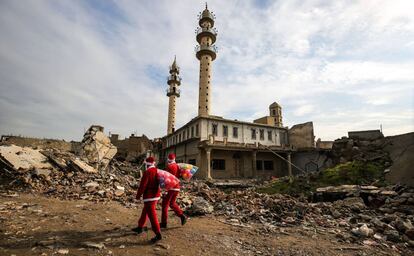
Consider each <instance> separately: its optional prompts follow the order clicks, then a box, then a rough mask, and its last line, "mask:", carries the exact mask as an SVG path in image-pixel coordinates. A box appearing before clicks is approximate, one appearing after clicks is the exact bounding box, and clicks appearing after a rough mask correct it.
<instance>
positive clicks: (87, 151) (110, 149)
mask: <svg viewBox="0 0 414 256" xmlns="http://www.w3.org/2000/svg"><path fill="white" fill-rule="evenodd" d="M103 129H104V128H103V127H102V126H99V125H92V126H91V127H90V128H89V129H88V130H87V131H86V132H85V134H84V136H83V140H82V145H81V150H80V156H81V157H84V158H86V159H88V161H89V163H90V164H91V165H92V166H93V167H94V168H96V169H98V170H104V169H106V167H107V166H108V164H109V162H110V161H111V160H112V158H113V157H114V156H115V155H116V152H117V148H116V147H115V146H114V145H113V144H112V143H111V140H110V139H109V138H108V137H107V136H106V135H105V134H104V132H103Z"/></svg>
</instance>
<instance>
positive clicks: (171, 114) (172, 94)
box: [167, 57, 181, 134]
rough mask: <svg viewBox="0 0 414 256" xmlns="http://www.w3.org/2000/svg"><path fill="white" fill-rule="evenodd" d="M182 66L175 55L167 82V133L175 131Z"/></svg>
mask: <svg viewBox="0 0 414 256" xmlns="http://www.w3.org/2000/svg"><path fill="white" fill-rule="evenodd" d="M179 74H180V67H178V65H177V60H176V58H175V57H174V62H173V64H172V65H171V66H170V75H169V76H168V77H167V83H168V85H169V88H168V89H167V96H168V97H169V98H170V99H169V103H168V125H167V134H171V133H173V132H174V131H175V111H176V105H177V104H176V101H177V97H180V89H179V88H178V87H179V86H180V85H181V77H180V75H179Z"/></svg>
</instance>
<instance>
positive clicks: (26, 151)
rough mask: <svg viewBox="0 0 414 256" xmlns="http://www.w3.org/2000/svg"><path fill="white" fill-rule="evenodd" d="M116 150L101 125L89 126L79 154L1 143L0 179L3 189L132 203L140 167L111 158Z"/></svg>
mask: <svg viewBox="0 0 414 256" xmlns="http://www.w3.org/2000/svg"><path fill="white" fill-rule="evenodd" d="M116 151H117V149H116V147H115V146H113V145H112V144H111V143H110V140H109V138H108V137H106V136H105V134H104V133H103V128H102V127H100V126H91V127H90V128H89V129H88V131H87V132H86V133H85V135H84V139H83V141H82V144H81V150H80V152H79V154H75V153H73V152H69V151H61V150H58V149H47V150H39V149H34V148H30V147H19V146H16V145H2V146H0V167H1V172H0V181H1V183H2V187H3V188H11V189H13V190H16V189H19V188H20V189H27V188H29V189H32V190H33V191H37V192H41V193H46V194H47V195H53V196H57V197H60V198H64V199H87V200H94V201H105V200H118V201H121V202H124V203H127V202H132V201H133V199H134V196H135V192H136V189H137V188H138V182H139V177H140V172H139V166H137V165H134V164H133V163H129V162H119V161H117V160H116V159H113V157H114V156H115V154H116Z"/></svg>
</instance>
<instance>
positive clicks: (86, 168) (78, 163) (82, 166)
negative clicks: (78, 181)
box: [70, 158, 98, 173]
mask: <svg viewBox="0 0 414 256" xmlns="http://www.w3.org/2000/svg"><path fill="white" fill-rule="evenodd" d="M70 163H71V164H72V165H73V166H74V167H75V168H76V169H77V170H79V171H82V172H86V173H97V172H98V170H96V169H95V168H93V167H92V166H90V165H89V164H87V163H85V162H84V161H82V160H80V159H79V158H75V159H73V160H71V161H70Z"/></svg>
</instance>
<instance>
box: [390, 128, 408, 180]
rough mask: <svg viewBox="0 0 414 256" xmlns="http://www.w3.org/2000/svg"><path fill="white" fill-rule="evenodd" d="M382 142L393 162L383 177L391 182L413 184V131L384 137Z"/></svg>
mask: <svg viewBox="0 0 414 256" xmlns="http://www.w3.org/2000/svg"><path fill="white" fill-rule="evenodd" d="M384 143H385V146H384V150H385V151H386V152H388V154H389V156H390V158H391V160H392V163H393V164H392V166H391V167H390V168H389V170H390V171H389V172H388V173H387V174H386V176H385V178H386V179H387V180H388V181H390V182H392V183H401V184H406V185H410V186H414V132H411V133H406V134H401V135H396V136H390V137H385V139H384Z"/></svg>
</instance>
